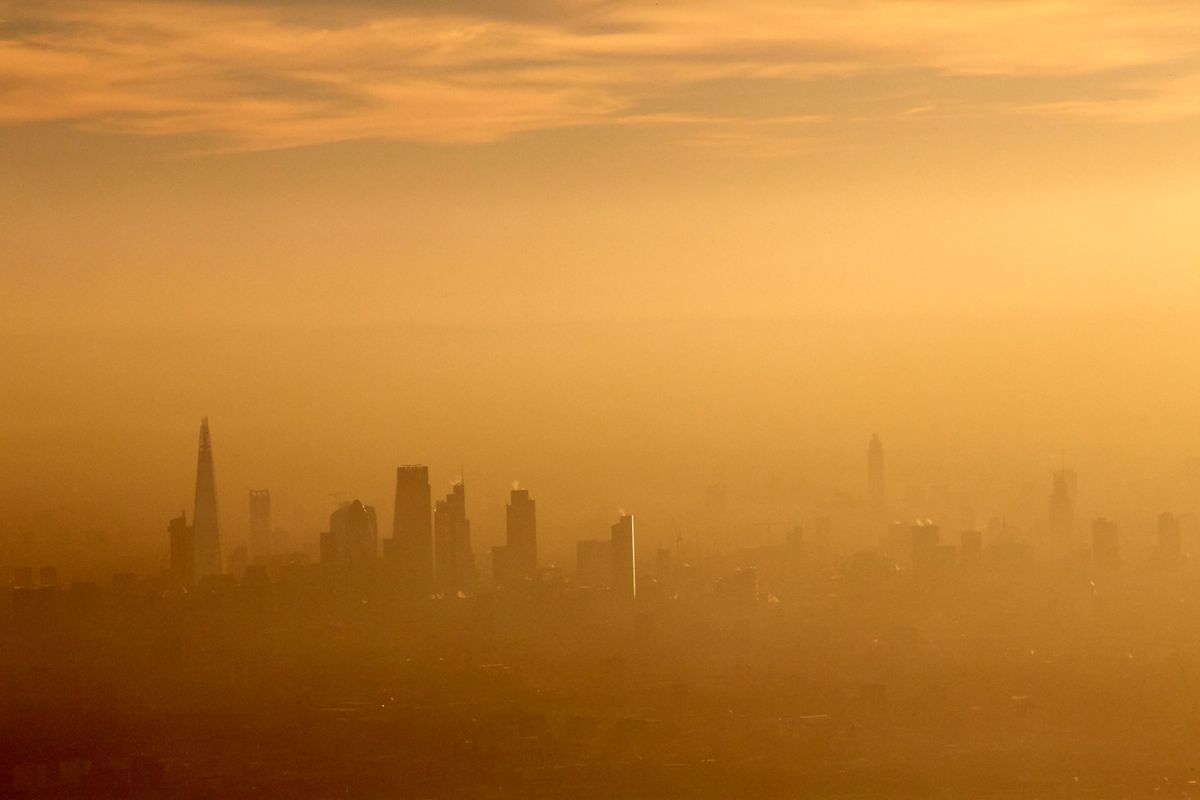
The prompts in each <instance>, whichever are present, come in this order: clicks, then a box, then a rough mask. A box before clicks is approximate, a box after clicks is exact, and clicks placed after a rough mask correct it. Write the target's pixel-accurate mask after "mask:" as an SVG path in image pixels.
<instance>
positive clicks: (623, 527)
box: [612, 514, 637, 600]
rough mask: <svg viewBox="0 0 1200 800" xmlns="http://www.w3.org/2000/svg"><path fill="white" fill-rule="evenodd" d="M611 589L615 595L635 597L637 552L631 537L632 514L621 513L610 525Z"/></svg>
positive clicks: (629, 598) (625, 597)
mask: <svg viewBox="0 0 1200 800" xmlns="http://www.w3.org/2000/svg"><path fill="white" fill-rule="evenodd" d="M612 575H613V577H612V589H613V594H614V595H615V596H617V597H620V598H624V599H628V600H632V599H634V598H635V597H637V553H636V550H635V547H634V538H633V516H632V515H630V514H622V515H621V518H620V519H618V520H617V524H616V525H613V526H612Z"/></svg>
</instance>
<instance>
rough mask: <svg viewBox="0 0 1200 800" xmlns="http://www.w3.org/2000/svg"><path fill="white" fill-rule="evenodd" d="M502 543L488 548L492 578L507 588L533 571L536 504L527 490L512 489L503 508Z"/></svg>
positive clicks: (534, 561) (535, 562) (535, 567)
mask: <svg viewBox="0 0 1200 800" xmlns="http://www.w3.org/2000/svg"><path fill="white" fill-rule="evenodd" d="M504 530H505V543H504V544H503V545H501V546H500V547H493V548H492V576H493V578H494V579H495V581H496V584H497V585H500V586H511V585H513V584H516V583H519V582H520V581H522V580H524V579H525V578H527V577H529V576H530V575H532V574H533V573H534V572H536V571H537V504H536V503H535V502H534V501H533V500H532V499H530V497H529V490H528V489H520V488H516V487H514V488H513V490H512V492H510V493H509V499H508V506H507V507H506V508H505V527H504Z"/></svg>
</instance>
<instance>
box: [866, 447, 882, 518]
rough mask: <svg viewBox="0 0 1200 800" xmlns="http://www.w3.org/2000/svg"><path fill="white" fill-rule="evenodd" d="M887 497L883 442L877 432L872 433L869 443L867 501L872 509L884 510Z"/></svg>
mask: <svg viewBox="0 0 1200 800" xmlns="http://www.w3.org/2000/svg"><path fill="white" fill-rule="evenodd" d="M885 497H886V487H885V484H884V474H883V443H882V442H881V441H879V434H877V433H876V434H872V435H871V443H870V444H868V445H867V501H868V503H869V504H870V507H871V509H872V510H875V511H882V510H883V508H884V506H885V504H886V503H885Z"/></svg>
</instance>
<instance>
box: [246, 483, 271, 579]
mask: <svg viewBox="0 0 1200 800" xmlns="http://www.w3.org/2000/svg"><path fill="white" fill-rule="evenodd" d="M271 544H272V543H271V493H270V492H269V491H267V490H266V489H251V490H250V560H251V561H253V560H254V559H257V558H265V557H267V556H269V555H271V554H272V553H273V551H274V549H273V548H272V546H271Z"/></svg>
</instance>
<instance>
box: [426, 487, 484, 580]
mask: <svg viewBox="0 0 1200 800" xmlns="http://www.w3.org/2000/svg"><path fill="white" fill-rule="evenodd" d="M433 542H434V550H433V555H434V580H435V584H436V588H437V591H439V592H441V593H443V594H456V593H458V592H464V593H465V592H468V591H470V590H471V589H473V588H474V586H475V581H476V579H477V573H476V571H475V555H474V553H472V552H471V522H470V520H468V519H467V488H466V484H465V483H464V482H463V481H461V480H460V481H458V482H457V483H455V484H454V487H453V488H452V489H451V490H450V494H448V495H446V499H445V500H438V501H437V504H436V505H435V506H434V509H433Z"/></svg>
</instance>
